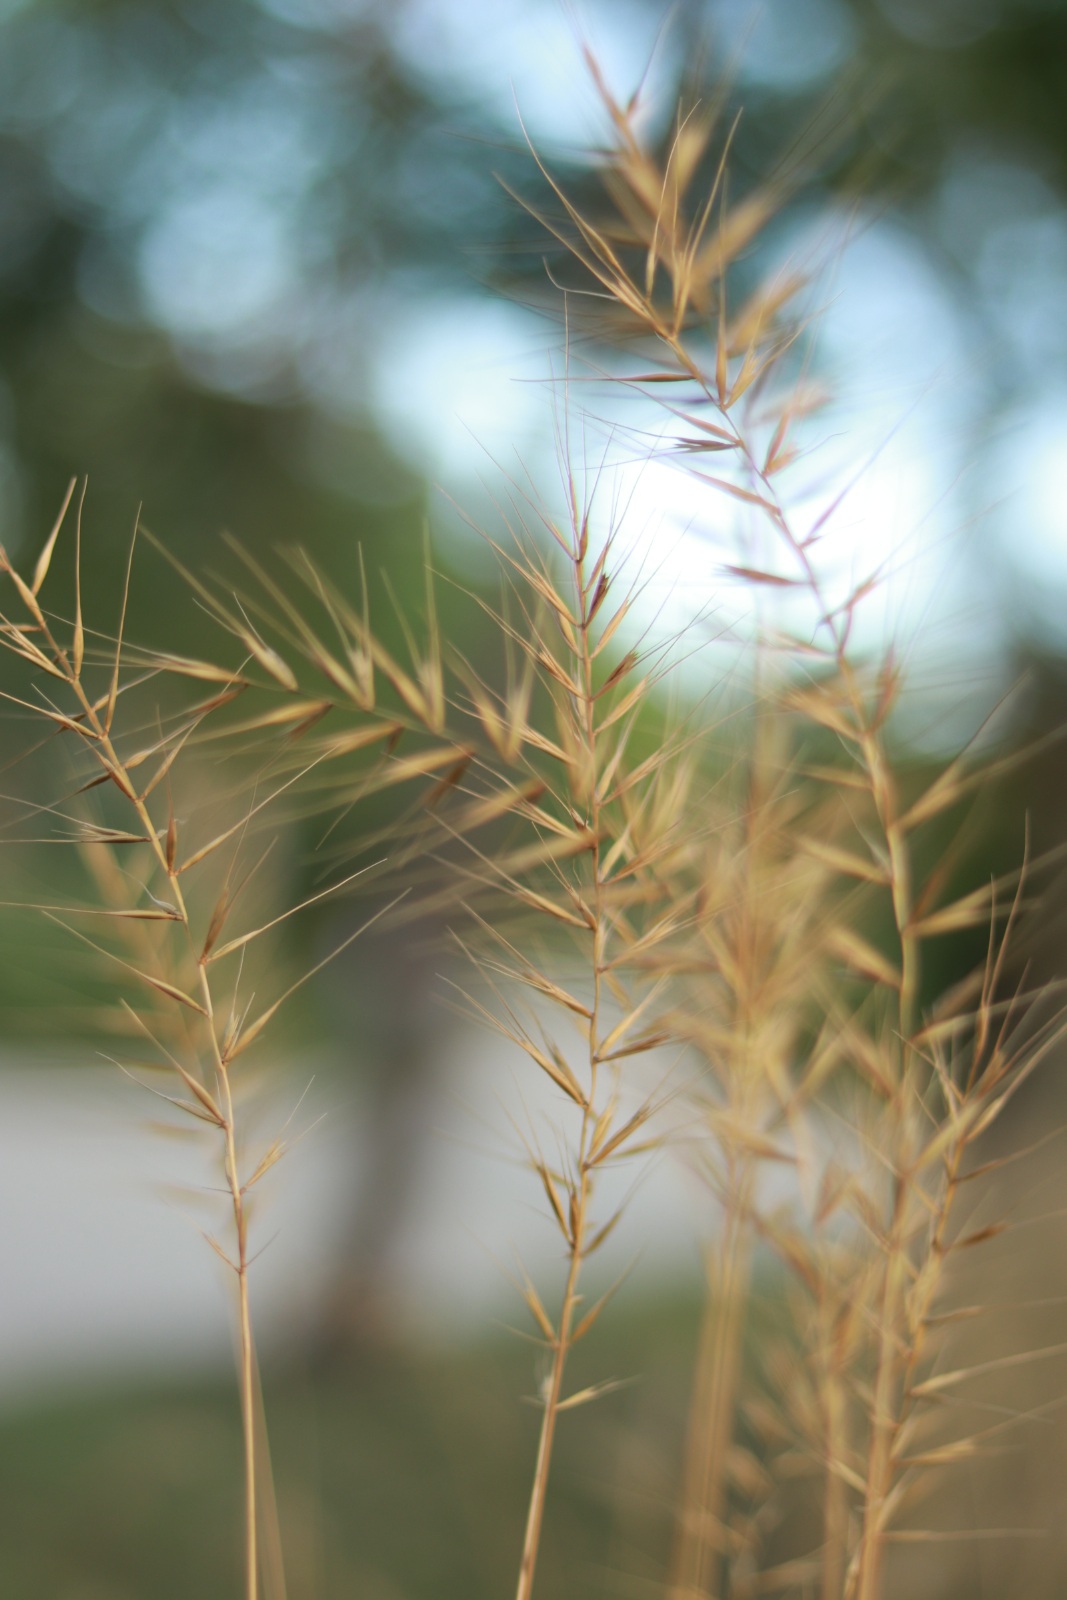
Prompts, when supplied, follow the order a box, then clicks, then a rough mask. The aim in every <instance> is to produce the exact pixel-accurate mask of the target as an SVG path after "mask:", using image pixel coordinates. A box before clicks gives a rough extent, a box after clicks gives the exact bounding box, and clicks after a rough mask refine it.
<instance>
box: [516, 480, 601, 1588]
mask: <svg viewBox="0 0 1067 1600" xmlns="http://www.w3.org/2000/svg"><path fill="white" fill-rule="evenodd" d="M572 513H573V516H572V537H573V540H574V544H573V548H572V553H571V559H572V565H573V578H574V584H573V587H574V598H575V603H576V607H577V612H578V624H579V625H578V628H577V630H576V633H577V637H576V641H575V645H576V648H575V654H576V656H577V662H576V665H577V667H578V671H579V674H580V681H579V688H580V697H579V705H578V707H577V708H576V709H577V710H578V711H579V718H578V722H579V726H580V727H581V729H582V733H583V735H584V739H583V743H584V748H583V749H582V750H581V752H580V755H579V763H580V770H581V771H582V772H583V773H584V776H585V783H586V785H587V788H588V793H587V795H586V819H585V820H586V826H587V828H588V831H589V834H590V837H591V844H590V863H591V873H590V875H591V890H592V906H591V908H590V911H591V918H590V920H591V923H592V926H591V928H590V936H591V977H592V1000H591V1004H590V1014H589V1017H588V1021H587V1027H588V1035H589V1054H588V1089H587V1092H586V1096H585V1104H584V1106H583V1108H582V1119H581V1130H580V1133H579V1139H578V1151H577V1176H576V1181H575V1184H574V1187H573V1188H572V1190H571V1206H570V1215H569V1218H568V1222H569V1228H570V1241H569V1244H570V1259H569V1261H568V1265H567V1280H566V1284H565V1286H564V1291H563V1304H562V1307H561V1310H560V1315H559V1321H558V1324H557V1327H556V1336H555V1342H554V1349H553V1353H552V1369H551V1374H550V1377H549V1381H548V1386H547V1389H546V1391H545V1395H544V1411H543V1414H542V1418H541V1433H540V1437H539V1439H538V1444H537V1459H536V1463H535V1466H534V1476H533V1483H532V1485H531V1490H530V1503H529V1509H528V1512H527V1517H526V1529H525V1533H524V1536H523V1545H522V1556H521V1559H520V1562H519V1578H518V1584H517V1587H516V1591H515V1600H530V1595H531V1594H532V1592H533V1582H534V1572H535V1569H536V1566H537V1555H538V1550H539V1549H540V1543H541V1529H542V1526H543V1523H544V1512H545V1498H546V1495H547V1492H548V1478H549V1470H550V1467H551V1463H552V1447H553V1444H554V1442H555V1436H556V1423H557V1420H558V1417H559V1408H560V1403H561V1400H562V1398H563V1377H564V1371H565V1368H566V1363H567V1356H568V1354H569V1352H570V1348H571V1338H572V1332H573V1326H574V1315H575V1311H576V1309H577V1306H578V1304H579V1293H578V1285H579V1279H580V1274H581V1269H582V1264H583V1261H584V1258H585V1252H586V1244H587V1235H588V1229H589V1206H590V1201H591V1199H592V1185H593V1160H592V1152H591V1135H592V1132H593V1128H594V1124H595V1112H594V1107H595V1105H596V1096H597V1068H598V1066H599V1064H600V1048H601V1041H600V1015H601V1002H602V984H603V978H604V973H605V970H606V958H607V941H608V925H607V921H606V918H605V914H604V895H603V889H604V886H603V881H602V877H601V864H600V863H601V828H602V817H601V812H602V806H601V796H600V784H599V781H598V780H599V770H598V762H597V716H596V698H597V697H596V692H595V684H594V664H593V641H592V639H591V637H590V629H591V626H592V621H593V618H592V606H593V602H594V594H593V592H592V591H591V588H590V584H589V582H588V579H587V575H586V563H587V557H588V519H582V518H580V517H579V516H578V514H577V505H576V504H574V505H573V506H572Z"/></svg>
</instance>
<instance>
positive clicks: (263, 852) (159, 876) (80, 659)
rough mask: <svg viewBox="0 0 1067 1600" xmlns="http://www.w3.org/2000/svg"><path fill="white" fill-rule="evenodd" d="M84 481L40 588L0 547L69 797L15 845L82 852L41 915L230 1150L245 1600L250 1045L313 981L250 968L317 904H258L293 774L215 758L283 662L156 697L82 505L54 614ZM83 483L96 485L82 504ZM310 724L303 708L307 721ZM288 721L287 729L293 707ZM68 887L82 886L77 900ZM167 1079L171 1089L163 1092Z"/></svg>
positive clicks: (258, 1456) (125, 1066) (190, 1110)
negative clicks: (49, 596) (99, 619)
mask: <svg viewBox="0 0 1067 1600" xmlns="http://www.w3.org/2000/svg"><path fill="white" fill-rule="evenodd" d="M73 490H74V484H73V483H72V484H71V487H70V489H69V490H68V493H67V497H66V500H65V502H64V505H63V508H62V511H61V513H60V516H59V518H58V519H57V522H56V526H55V528H54V529H53V532H52V534H51V535H50V537H49V539H48V542H47V544H46V545H45V548H44V551H43V552H42V555H41V557H40V558H39V560H38V562H37V565H36V569H35V572H34V574H33V578H32V580H31V581H26V580H25V579H23V578H22V577H21V576H20V574H19V573H18V571H17V570H16V569H15V567H14V566H13V565H12V564H11V562H10V561H9V560H8V558H7V556H6V555H5V554H4V553H3V552H2V551H0V567H2V571H3V573H4V575H5V577H6V579H7V585H8V589H9V594H10V598H9V601H8V602H7V604H6V605H5V609H4V610H3V611H2V612H0V642H2V643H3V645H4V647H5V648H6V649H7V650H8V651H9V652H10V653H11V654H12V655H13V656H15V657H17V658H18V660H19V662H20V663H21V664H22V665H23V666H24V669H25V673H26V679H27V684H26V688H25V689H24V690H23V692H21V693H15V692H14V691H8V690H5V691H3V698H4V700H5V701H6V702H7V704H8V706H9V707H13V708H15V710H16V711H17V712H18V713H20V714H21V719H20V726H21V729H22V730H23V731H27V730H28V732H27V737H26V740H25V741H24V742H25V746H26V748H25V749H24V751H23V756H24V762H25V763H26V764H28V765H30V766H31V768H32V774H33V776H32V780H31V781H32V782H34V783H36V784H38V785H39V786H40V788H39V789H38V791H37V793H38V794H39V792H40V790H41V789H43V787H44V785H45V784H51V785H53V786H54V785H56V784H57V783H60V782H61V783H62V785H63V793H62V794H61V795H60V796H59V798H56V799H54V800H50V801H42V800H41V799H39V798H38V797H37V795H35V796H34V798H33V799H32V800H31V801H28V802H24V805H25V810H24V812H23V814H22V816H21V817H19V818H17V819H16V825H15V827H14V830H13V834H12V837H14V838H15V839H16V841H17V840H18V839H20V838H28V837H30V836H31V834H32V836H36V837H38V838H39V839H40V842H42V843H49V844H52V843H59V844H63V845H66V846H67V847H68V849H69V851H70V852H71V854H72V855H73V856H75V857H77V858H78V862H79V864H80V866H81V868H82V871H83V875H84V877H85V879H86V882H87V891H88V892H87V894H86V895H85V896H84V897H83V898H81V899H77V900H76V899H74V898H73V897H70V898H68V899H64V900H63V901H60V902H58V903H48V904H43V905H38V906H37V907H36V909H38V910H40V911H42V912H43V913H44V914H45V915H46V916H48V917H49V918H51V919H52V920H53V921H55V922H57V923H58V924H59V925H60V926H61V927H62V928H63V929H65V930H66V932H67V934H68V936H69V937H70V939H71V941H72V942H76V943H77V945H78V946H79V947H82V948H83V949H87V950H88V951H90V952H91V954H92V956H93V957H94V958H95V961H96V967H97V972H98V979H99V982H100V983H101V984H102V985H103V986H104V988H103V993H104V996H105V997H109V996H111V995H113V996H114V997H115V998H116V999H117V1002H118V1007H119V1011H118V1019H117V1023H116V1022H110V1026H108V1022H109V1021H110V1018H112V1017H114V1014H115V1008H114V1006H113V1005H112V1004H111V1003H110V1000H109V999H108V998H105V999H104V1001H103V1003H102V1004H101V1005H100V1006H99V1007H98V1011H99V1014H100V1019H101V1023H102V1024H103V1025H104V1026H105V1027H106V1031H107V1033H108V1034H109V1035H110V1036H113V1037H114V1036H118V1037H119V1039H120V1041H121V1042H120V1044H119V1045H117V1046H116V1054H115V1055H114V1056H112V1057H110V1059H113V1060H115V1061H116V1063H117V1064H118V1065H119V1066H120V1067H121V1068H122V1070H123V1071H124V1072H126V1073H127V1074H128V1075H129V1076H131V1077H132V1078H133V1079H134V1080H135V1081H137V1082H139V1083H141V1084H143V1086H144V1087H145V1088H148V1089H150V1090H151V1092H152V1093H153V1094H155V1095H157V1096H159V1097H160V1098H161V1099H162V1100H163V1101H165V1102H166V1103H167V1105H168V1106H169V1107H170V1108H172V1110H173V1111H174V1112H177V1113H178V1116H179V1120H180V1121H184V1122H185V1123H187V1124H188V1125H189V1126H191V1127H199V1128H201V1129H207V1130H210V1137H211V1138H212V1140H213V1141H214V1143H215V1145H216V1147H217V1154H218V1159H219V1162H220V1164H221V1167H222V1170H223V1173H224V1182H225V1192H226V1193H227V1195H228V1200H229V1212H230V1227H229V1235H230V1236H229V1240H228V1241H227V1240H226V1239H224V1238H223V1239H220V1238H217V1237H216V1236H215V1235H214V1234H213V1233H208V1232H205V1235H204V1236H205V1238H206V1239H207V1242H208V1243H209V1244H210V1245H211V1247H212V1249H213V1250H214V1251H215V1253H216V1254H217V1255H218V1256H219V1258H220V1259H221V1260H222V1261H223V1262H224V1263H225V1265H226V1267H227V1268H228V1269H229V1271H230V1272H231V1273H232V1274H233V1278H234V1280H235V1283H236V1288H237V1320H238V1336H239V1337H238V1345H239V1361H238V1367H239V1385H240V1400H241V1413H242V1426H243V1436H244V1472H245V1530H244V1552H245V1589H246V1593H247V1595H248V1600H256V1597H257V1596H258V1595H259V1593H260V1577H259V1573H260V1568H261V1563H262V1562H263V1561H266V1562H267V1564H268V1565H269V1566H271V1568H272V1570H271V1571H270V1572H269V1573H268V1577H269V1578H270V1580H271V1584H272V1592H276V1593H281V1592H282V1591H283V1588H284V1579H283V1577H282V1576H281V1573H280V1570H277V1569H278V1568H279V1566H280V1556H279V1555H278V1554H277V1548H276V1547H277V1537H276V1529H275V1528H274V1527H273V1523H274V1516H273V1511H272V1507H273V1490H272V1488H271V1484H270V1480H269V1470H268V1469H267V1465H266V1464H267V1463H268V1462H269V1456H268V1454H267V1449H266V1436H265V1432H264V1428H263V1423H262V1418H261V1414H260V1413H261V1405H260V1402H259V1400H258V1385H257V1378H256V1360H255V1348H254V1340H253V1332H252V1322H251V1313H250V1306H249V1271H250V1266H251V1262H252V1259H253V1253H254V1252H253V1249H252V1244H251V1240H250V1213H251V1208H252V1203H253V1199H254V1191H255V1190H256V1188H257V1186H258V1185H259V1184H260V1183H261V1181H262V1180H263V1179H264V1178H265V1177H266V1175H267V1173H268V1172H270V1171H271V1169H272V1168H273V1167H274V1166H275V1165H276V1163H277V1162H278V1161H279V1160H280V1159H281V1157H282V1156H283V1154H284V1153H285V1149H286V1140H285V1137H284V1134H283V1135H279V1136H278V1137H277V1138H275V1139H273V1140H271V1141H270V1142H269V1143H268V1145H267V1147H266V1148H265V1149H263V1150H261V1151H258V1152H249V1151H246V1150H245V1149H243V1141H242V1137H241V1127H240V1120H241V1119H240V1106H241V1100H242V1090H241V1086H240V1083H235V1073H236V1072H237V1071H238V1068H240V1069H242V1071H241V1077H242V1079H243V1080H245V1081H246V1082H247V1079H248V1069H247V1067H246V1063H245V1060H244V1059H243V1058H244V1056H245V1052H246V1051H247V1050H248V1049H249V1048H250V1047H251V1046H252V1045H253V1044H254V1043H256V1042H257V1041H258V1040H259V1039H260V1037H261V1036H262V1035H263V1034H264V1032H265V1030H266V1029H267V1027H268V1025H269V1024H270V1023H271V1021H272V1020H273V1019H274V1017H275V1016H276V1014H277V1013H278V1011H279V1009H280V1008H281V1006H282V1005H283V1004H284V1002H285V1001H286V1000H288V999H289V998H290V997H291V996H292V995H293V994H294V993H295V991H296V990H297V989H299V988H300V987H301V985H302V984H303V983H304V982H305V981H306V979H307V978H308V977H309V976H311V974H310V973H305V974H302V975H301V976H299V977H298V978H297V979H296V980H295V981H294V982H290V983H285V984H284V985H283V983H282V982H280V981H279V980H281V979H282V978H283V973H284V969H282V968H280V966H279V964H278V962H277V961H276V960H275V961H274V962H273V963H272V964H268V965H267V966H264V965H263V964H262V963H260V962H259V961H257V959H256V957H257V953H258V948H259V941H261V940H262V939H263V936H265V935H267V934H269V933H270V931H271V930H272V929H274V928H275V927H277V926H278V924H280V923H282V922H284V921H285V920H286V919H287V918H289V917H291V916H293V915H295V914H296V913H298V912H299V911H301V910H302V909H304V906H305V905H308V904H310V903H311V901H310V900H308V901H304V902H302V903H301V904H297V905H288V906H286V907H285V908H284V909H282V910H281V911H280V912H279V911H277V910H275V911H274V914H273V915H271V914H268V913H266V911H265V910H264V908H263V906H262V905H261V904H259V903H257V902H260V901H262V896H261V894H260V884H259V880H260V878H261V877H262V876H263V874H264V869H265V866H266V863H267V860H268V857H269V856H270V854H271V849H272V846H273V844H274V843H276V842H277V840H276V829H277V827H278V824H279V801H280V800H281V799H282V798H283V797H284V795H285V794H286V792H287V791H288V789H289V788H290V787H291V786H292V782H293V780H292V777H291V776H286V775H284V774H281V775H279V773H278V772H277V770H275V769H274V768H273V767H272V764H271V762H270V761H268V762H266V763H262V762H261V763H260V764H259V766H258V769H257V768H255V767H253V768H251V769H249V768H248V767H247V766H243V765H242V763H241V762H240V761H239V760H237V759H235V758H233V757H231V758H229V760H228V764H227V767H226V784H225V785H224V784H220V782H219V779H218V776H217V774H213V773H212V772H211V769H210V766H209V765H208V760H207V757H208V754H209V752H210V751H211V748H212V744H211V740H212V734H213V731H214V730H213V727H212V719H213V718H215V717H216V716H217V715H218V714H219V713H220V712H221V711H222V710H223V709H224V708H225V707H226V706H227V705H229V704H230V703H231V702H233V701H234V700H235V699H236V698H237V697H238V696H241V695H243V694H245V693H246V692H248V693H251V692H253V690H254V682H255V677H254V674H255V671H256V669H262V671H263V672H264V673H265V674H266V675H267V676H268V677H270V678H272V679H277V678H278V675H279V667H278V663H277V661H276V659H275V658H274V657H273V655H272V654H271V653H270V651H269V649H268V648H267V647H266V646H262V645H260V646H259V647H258V648H257V649H252V648H251V645H250V644H249V648H248V656H249V658H251V659H250V660H247V661H246V662H245V664H244V666H243V667H241V668H238V669H237V670H236V671H233V672H231V671H230V670H228V669H220V668H216V667H213V666H211V665H210V664H208V663H206V662H199V661H198V662H193V661H178V660H175V659H173V658H172V659H170V660H169V662H168V666H169V669H170V672H171V674H172V676H173V677H179V678H180V679H181V681H182V683H183V684H184V685H185V687H186V690H187V692H185V693H184V694H183V695H181V696H179V697H178V698H176V697H175V695H174V693H173V692H172V691H173V685H165V686H164V687H165V688H166V691H167V692H165V693H164V692H161V687H160V680H159V678H158V676H157V670H156V668H157V665H158V664H157V663H156V662H154V661H153V662H152V664H151V665H149V666H146V664H145V655H144V653H143V652H137V651H135V650H130V649H129V648H128V646H127V645H126V641H125V638H124V632H125V619H126V611H127V601H128V597H129V589H130V579H131V572H132V567H133V554H134V550H133V543H131V548H130V560H129V563H128V565H127V570H126V583H125V588H124V590H123V593H122V598H121V608H120V614H119V622H118V629H117V633H116V635H115V636H114V637H113V638H108V636H107V635H106V634H105V633H103V632H100V631H95V630H93V629H92V628H90V626H89V625H88V624H87V622H86V621H85V619H84V618H83V615H82V605H81V587H80V561H81V515H80V513H81V501H79V506H78V526H77V529H76V532H75V540H76V554H75V574H74V578H75V591H74V617H73V620H72V621H70V620H65V619H64V618H63V617H62V616H57V615H56V614H55V613H54V612H53V611H51V610H48V609H46V607H45V603H44V600H43V598H42V589H43V586H44V584H45V580H46V578H47V576H48V572H49V567H50V564H51V558H52V555H53V552H54V550H55V548H56V541H57V539H58V537H59V534H60V531H61V526H62V523H63V521H64V516H65V514H66V512H67V510H68V509H69V506H70V502H71V499H72V495H73ZM84 493H85V489H84V485H83V487H82V494H81V499H82V500H83V499H84ZM134 542H136V531H135V536H134ZM11 591H13V593H11ZM12 613H14V614H12ZM253 663H254V665H253ZM245 667H247V668H248V671H247V672H246V671H245ZM189 685H191V692H188V690H189ZM311 720H312V718H311V713H310V712H308V711H307V710H306V708H305V710H304V713H303V725H305V726H306V725H307V724H308V723H309V722H310V721H311ZM284 721H285V725H286V727H287V728H288V729H289V730H290V732H291V731H292V723H293V721H294V719H292V718H289V717H287V718H285V719H284ZM251 726H252V727H255V726H256V722H255V719H252V723H251ZM57 745H60V746H62V749H61V750H59V751H57V750H56V748H55V747H56V746H57ZM42 763H43V766H42ZM53 792H54V787H53ZM265 834H266V835H267V836H268V837H267V842H266V844H265V845H264V835H265ZM68 884H69V878H68V879H67V880H65V881H64V891H66V892H69V890H68V888H67V886H68ZM346 886H347V880H343V881H341V882H339V883H338V882H334V883H333V884H331V886H330V887H329V888H328V889H324V890H322V891H321V893H320V894H317V895H314V896H312V897H311V899H312V900H315V899H319V898H322V896H323V895H325V894H330V893H336V892H337V890H338V889H344V888H345V887H346ZM250 911H251V912H252V914H253V916H254V917H255V921H254V923H253V925H252V926H250V927H249V926H246V927H245V928H244V931H240V932H238V931H237V928H238V927H240V926H241V924H240V923H239V922H237V918H238V917H239V916H241V915H244V916H245V917H247V915H248V913H249V912H250ZM235 923H237V927H235V926H234V924H235ZM361 931H362V929H357V933H358V932H361ZM351 937H355V935H352V936H351ZM345 942H346V943H349V942H351V938H350V939H349V940H346V941H345ZM337 953H339V952H338V951H334V952H333V953H332V954H337ZM330 959H332V955H331V956H328V957H327V958H326V960H330ZM323 964H324V963H323V962H320V963H319V964H318V966H316V967H315V968H314V969H313V971H317V970H318V967H319V966H321V965H323ZM256 976H258V977H259V978H260V979H262V980H263V981H262V983H261V985H260V986H259V989H258V993H259V995H260V996H263V994H264V991H265V992H266V995H267V998H266V999H265V1000H264V999H263V998H260V999H259V1001H258V1008H257V1004H256V993H257V989H256V987H255V981H254V979H255V977H256ZM279 991H280V992H279ZM168 1079H169V1082H167V1081H166V1080H168ZM161 1081H162V1082H163V1083H164V1084H165V1087H158V1085H159V1083H160V1082H161ZM264 1509H265V1511H266V1517H265V1518H264ZM261 1552H262V1553H261Z"/></svg>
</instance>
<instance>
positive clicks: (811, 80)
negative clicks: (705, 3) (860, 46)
mask: <svg viewBox="0 0 1067 1600" xmlns="http://www.w3.org/2000/svg"><path fill="white" fill-rule="evenodd" d="M708 15H709V22H710V26H711V31H712V36H713V38H714V41H715V43H716V45H717V47H718V52H719V62H718V65H719V67H720V69H721V70H724V71H725V72H726V74H727V75H728V76H729V77H731V78H736V79H738V80H739V81H740V82H741V83H755V84H760V85H764V86H766V87H768V88H772V89H777V90H782V91H786V92H788V91H791V90H802V89H810V88H811V87H812V86H813V85H814V84H816V83H819V82H820V81H822V80H823V79H825V78H828V77H830V76H831V74H832V73H834V72H836V71H838V70H839V69H840V68H841V67H843V66H844V65H845V64H846V62H847V61H848V60H849V59H850V57H851V55H852V52H853V49H854V46H855V26H854V24H853V21H852V19H851V17H850V16H849V14H848V12H847V10H846V9H845V7H844V6H843V5H842V4H841V3H840V0H718V3H717V4H716V5H714V6H713V7H711V8H710V9H709V13H708Z"/></svg>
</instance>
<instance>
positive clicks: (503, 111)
mask: <svg viewBox="0 0 1067 1600" xmlns="http://www.w3.org/2000/svg"><path fill="white" fill-rule="evenodd" d="M392 37H393V41H394V44H395V47H396V48H397V49H398V51H399V52H400V54H401V56H402V57H403V58H404V59H405V60H406V61H407V63H408V65H409V66H410V68H411V69H412V70H413V71H414V72H416V73H417V74H419V75H420V76H422V77H423V78H424V79H426V80H430V81H432V82H433V84H434V87H435V89H437V90H438V91H439V90H440V88H441V87H442V85H443V86H444V87H445V88H446V90H447V92H448V94H449V96H456V97H461V98H470V99H474V100H475V101H476V102H477V103H478V104H479V105H481V106H484V107H487V108H488V109H490V111H491V112H492V114H493V115H494V116H495V118H496V119H497V120H498V121H499V122H500V123H501V125H502V126H503V127H505V128H507V129H508V130H509V132H510V131H511V130H514V129H515V126H516V123H515V108H516V106H518V110H519V112H520V114H521V116H522V119H523V122H524V124H525V127H526V130H527V132H528V133H529V135H530V137H531V139H532V140H533V141H534V142H535V143H536V144H537V145H538V146H539V147H541V148H544V149H548V148H558V147H560V146H569V147H572V148H573V147H582V148H588V147H591V146H596V145H598V144H601V143H603V141H604V139H605V137H606V135H607V133H608V131H609V126H610V125H609V121H608V118H607V116H606V113H605V111H604V108H603V106H602V105H600V104H599V103H598V101H597V97H596V95H595V93H594V92H593V87H592V82H591V79H590V75H589V70H588V67H587V66H586V64H585V62H584V61H583V59H582V44H583V43H585V42H587V43H589V44H590V45H591V46H592V47H593V49H594V50H595V52H596V56H597V59H598V61H599V63H600V67H601V70H602V71H603V74H604V77H605V79H606V80H607V82H608V84H609V86H610V87H611V88H612V89H613V91H614V92H615V93H617V94H618V95H619V96H620V97H622V98H625V97H627V96H628V95H629V94H630V93H631V92H632V91H633V89H634V88H636V87H637V85H638V84H641V83H644V89H645V95H646V97H647V101H648V103H650V104H652V105H655V104H657V103H662V101H663V96H662V95H661V94H660V93H659V90H660V89H661V88H662V87H663V86H664V85H665V84H666V83H667V82H669V81H671V80H672V69H673V68H674V66H675V65H676V61H675V59H674V57H675V52H676V49H677V44H676V39H675V36H674V34H673V32H672V30H671V29H670V27H669V26H667V25H665V17H664V14H663V13H662V12H659V11H658V9H657V8H656V7H648V6H643V5H639V4H636V3H634V0H610V3H609V0H586V3H585V4H584V5H582V6H581V7H580V9H577V10H576V9H575V8H573V7H567V6H564V5H561V4H560V3H559V0H466V3H465V4H464V5H455V4H454V3H453V0H408V3H407V4H406V5H404V6H403V7H402V8H401V9H400V10H398V12H397V15H396V18H395V22H394V24H393V28H392Z"/></svg>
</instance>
